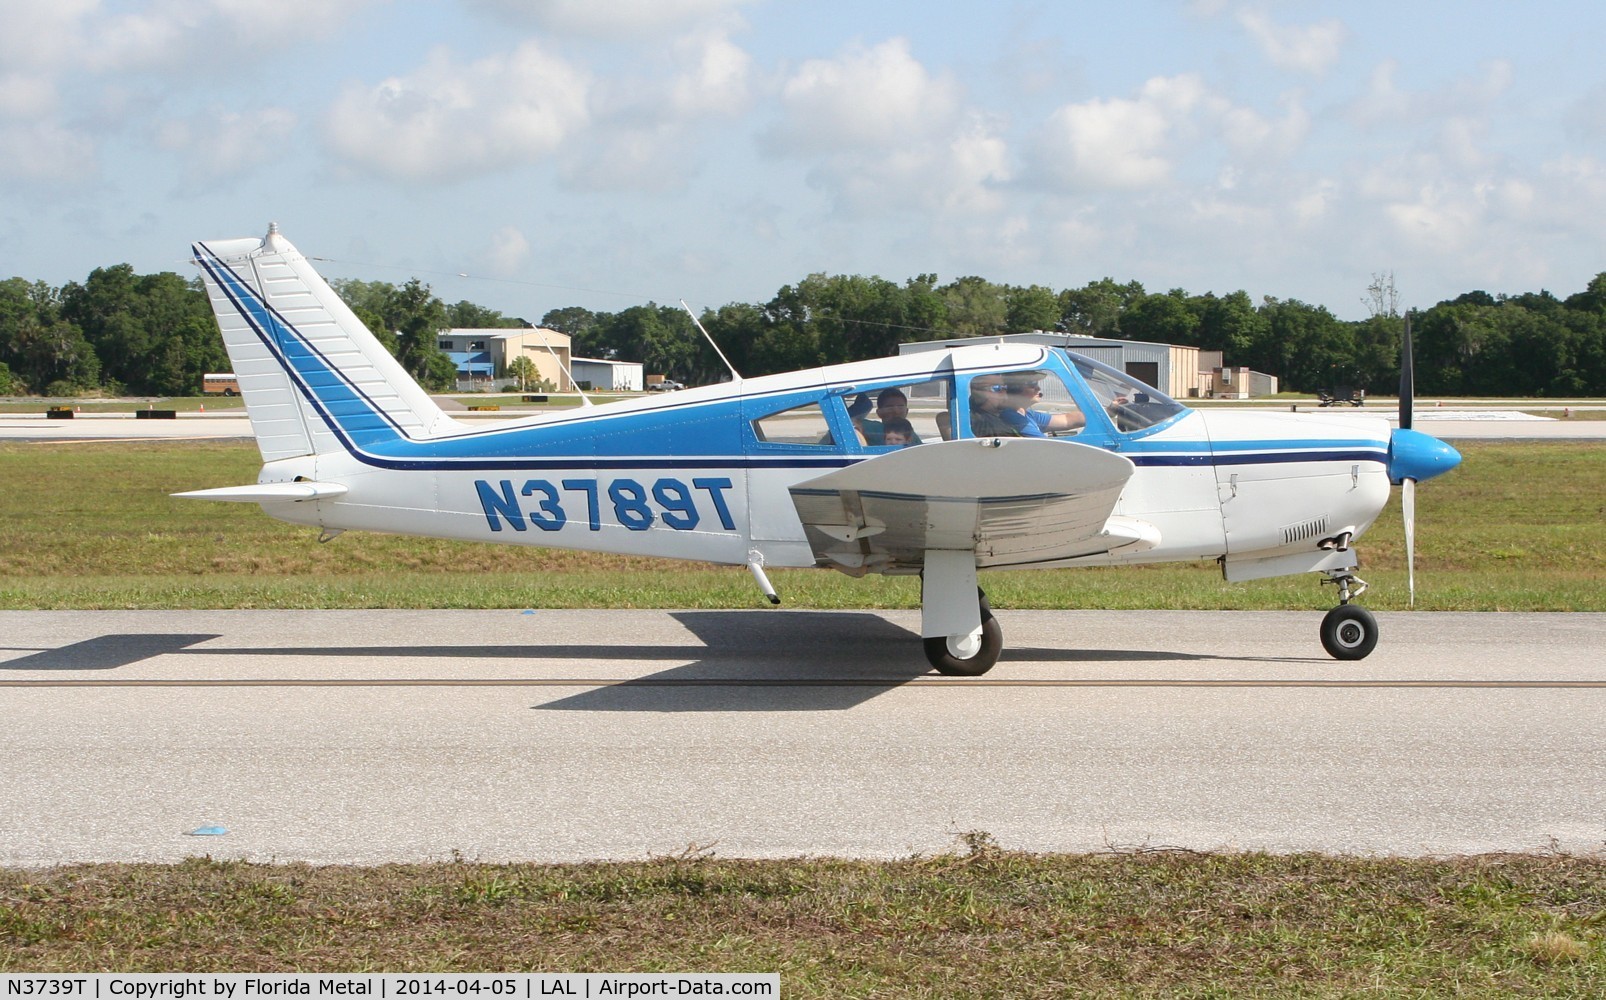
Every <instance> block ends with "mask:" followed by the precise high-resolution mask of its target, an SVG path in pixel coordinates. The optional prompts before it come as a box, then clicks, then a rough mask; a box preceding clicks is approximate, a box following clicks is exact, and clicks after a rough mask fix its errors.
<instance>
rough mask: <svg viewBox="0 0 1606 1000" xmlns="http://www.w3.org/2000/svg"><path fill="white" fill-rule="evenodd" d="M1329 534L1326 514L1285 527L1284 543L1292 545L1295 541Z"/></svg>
mask: <svg viewBox="0 0 1606 1000" xmlns="http://www.w3.org/2000/svg"><path fill="white" fill-rule="evenodd" d="M1326 534H1327V516H1326V515H1325V514H1324V515H1323V516H1321V517H1318V518H1316V519H1314V520H1311V521H1301V522H1300V523H1298V524H1290V525H1287V526H1286V527H1284V528H1283V544H1284V545H1292V544H1293V543H1295V542H1304V541H1308V540H1310V539H1312V538H1321V537H1323V536H1325V535H1326Z"/></svg>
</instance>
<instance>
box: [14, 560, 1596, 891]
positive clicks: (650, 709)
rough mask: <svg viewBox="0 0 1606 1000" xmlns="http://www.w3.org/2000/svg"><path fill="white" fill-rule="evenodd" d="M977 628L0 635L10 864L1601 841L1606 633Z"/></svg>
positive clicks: (54, 620)
mask: <svg viewBox="0 0 1606 1000" xmlns="http://www.w3.org/2000/svg"><path fill="white" fill-rule="evenodd" d="M1317 596H1318V595H1316V593H1315V590H1314V588H1313V589H1312V599H1313V601H1314V600H1316V599H1317ZM999 618H1000V620H1001V622H1002V623H1003V626H1004V630H1005V637H1006V642H1007V643H1008V644H1009V645H1008V648H1007V649H1006V651H1005V654H1004V659H1003V660H1002V661H1001V662H1000V664H999V665H998V666H997V667H996V668H995V669H994V670H993V672H992V673H990V674H988V675H987V676H986V677H983V678H978V679H975V680H963V679H953V678H938V677H936V676H934V675H928V674H926V669H925V663H924V660H923V658H922V657H921V655H920V652H919V649H918V646H917V644H916V641H915V639H914V635H913V632H912V630H913V629H915V628H916V627H917V625H918V614H916V613H913V612H893V613H868V612H864V613H859V612H807V611H788V610H778V611H772V610H752V611H537V612H520V611H516V610H509V611H422V612H414V611H220V612H212V611H208V612H20V611H11V612H0V704H3V705H4V718H5V725H3V726H0V864H7V865H45V864H54V863H60V862H69V861H85V860H130V861H132V860H154V861H166V860H174V859H178V858H182V857H185V856H189V855H197V854H210V855H212V856H214V857H247V858H253V859H259V860H278V861H291V860H309V861H315V862H353V863H374V862H382V861H392V860H421V859H440V858H447V857H451V856H452V855H453V854H454V852H455V853H460V854H461V855H462V856H464V857H468V858H479V859H485V860H505V859H533V860H576V859H600V858H642V857H646V856H648V855H651V854H669V853H677V852H680V851H682V850H684V849H686V848H687V847H688V845H693V844H696V845H706V846H710V847H711V849H712V850H713V851H714V852H715V853H717V854H720V855H724V856H746V857H774V856H795V855H848V856H866V857H885V856H900V855H906V854H909V853H912V852H934V851H940V850H944V849H951V848H954V847H956V846H957V845H958V842H957V840H956V837H957V836H958V835H960V834H963V833H965V832H967V831H985V832H987V833H989V834H991V835H992V836H993V837H994V838H996V840H997V841H998V842H999V843H1000V844H1002V845H1004V846H1006V847H1009V848H1018V849H1028V850H1043V851H1048V850H1054V851H1059V850H1066V851H1081V850H1099V849H1104V848H1107V847H1138V846H1144V845H1147V846H1149V847H1161V846H1182V847H1190V848H1200V849H1206V848H1228V849H1251V848H1254V849H1269V850H1275V851H1288V850H1321V851H1335V852H1366V853H1397V854H1423V853H1461V852H1477V851H1495V850H1512V851H1529V850H1545V849H1549V848H1552V847H1556V848H1560V849H1564V850H1568V851H1590V852H1595V851H1599V850H1601V848H1602V846H1603V844H1606V658H1603V657H1602V656H1601V655H1600V654H1601V651H1602V650H1603V649H1606V615H1598V614H1450V613H1431V614H1430V613H1414V614H1413V613H1393V614H1388V613H1385V614H1381V615H1379V618H1380V620H1381V623H1382V631H1383V641H1382V644H1381V645H1380V646H1379V648H1378V650H1377V652H1375V653H1374V654H1373V655H1372V656H1371V657H1370V658H1369V659H1367V660H1365V661H1363V662H1361V663H1358V664H1343V663H1338V662H1335V661H1333V660H1330V659H1328V658H1327V657H1326V656H1325V655H1323V654H1322V652H1321V649H1320V647H1319V646H1318V644H1317V641H1316V634H1315V632H1316V624H1317V621H1318V620H1319V618H1320V612H1316V611H1312V612H1308V613H1281V612H1093V611H1065V612H1038V611H1029V612H1010V611H1001V612H1000V613H999ZM209 825H216V826H217V827H220V828H222V829H224V830H226V831H227V832H226V833H224V834H222V835H215V836H195V835H191V831H195V830H197V829H200V828H203V827H206V826H209Z"/></svg>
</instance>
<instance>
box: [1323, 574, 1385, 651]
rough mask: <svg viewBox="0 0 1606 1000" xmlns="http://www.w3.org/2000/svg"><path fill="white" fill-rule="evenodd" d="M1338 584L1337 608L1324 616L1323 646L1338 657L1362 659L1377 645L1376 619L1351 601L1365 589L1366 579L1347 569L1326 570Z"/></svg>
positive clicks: (1328, 579) (1334, 582)
mask: <svg viewBox="0 0 1606 1000" xmlns="http://www.w3.org/2000/svg"><path fill="white" fill-rule="evenodd" d="M1322 583H1324V584H1326V583H1331V584H1334V585H1335V586H1337V587H1338V607H1336V608H1334V609H1333V610H1331V611H1329V612H1327V615H1326V616H1325V617H1324V618H1323V619H1322V630H1321V635H1322V648H1323V649H1325V650H1327V655H1329V656H1331V657H1332V658H1333V659H1335V660H1363V659H1365V658H1366V656H1367V654H1369V653H1370V652H1371V651H1372V650H1373V649H1374V648H1376V646H1377V619H1376V618H1375V617H1373V615H1372V613H1371V612H1370V611H1368V610H1366V609H1365V608H1363V607H1361V606H1360V605H1359V604H1351V603H1350V601H1351V600H1353V599H1354V598H1357V597H1359V596H1361V595H1362V594H1364V593H1365V592H1366V581H1365V580H1362V579H1361V578H1360V577H1358V576H1356V575H1355V574H1354V573H1353V572H1351V571H1350V570H1347V569H1335V570H1328V571H1327V579H1325V580H1323V581H1322Z"/></svg>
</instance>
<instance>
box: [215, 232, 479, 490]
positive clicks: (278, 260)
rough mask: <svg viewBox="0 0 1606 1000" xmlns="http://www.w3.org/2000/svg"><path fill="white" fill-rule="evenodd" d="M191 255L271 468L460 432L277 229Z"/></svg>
mask: <svg viewBox="0 0 1606 1000" xmlns="http://www.w3.org/2000/svg"><path fill="white" fill-rule="evenodd" d="M192 249H193V251H194V254H195V262H196V264H197V265H199V267H200V269H201V277H202V279H203V281H204V282H205V284H206V291H207V295H208V296H209V297H210V299H211V302H212V311H213V312H214V313H215V314H216V315H217V321H218V327H219V329H220V330H222V332H223V342H224V344H225V346H226V347H227V348H228V352H229V359H230V361H232V362H233V364H234V374H235V375H236V376H238V378H239V380H240V394H241V396H242V397H244V400H245V408H246V412H247V414H248V415H249V416H250V418H251V429H252V431H253V432H254V433H255V434H256V439H257V446H258V447H259V448H260V449H261V450H262V460H263V461H264V462H272V461H275V460H278V459H283V458H295V457H297V456H301V455H319V454H326V453H329V452H334V451H339V450H341V449H346V450H354V449H356V448H360V447H362V446H364V445H373V444H379V443H383V442H384V441H387V440H394V439H396V438H408V439H413V440H418V439H423V438H429V437H434V436H436V435H439V434H443V433H447V432H449V431H452V430H455V429H457V424H456V422H455V421H453V420H452V419H451V418H450V417H448V416H446V414H445V413H443V412H441V409H440V407H438V406H436V405H435V402H434V400H432V399H430V398H429V395H428V393H426V392H424V390H423V389H422V388H421V387H420V386H419V385H418V383H417V382H415V381H414V380H413V378H412V376H411V375H409V374H407V371H406V369H404V368H403V367H402V366H401V364H400V363H399V362H398V361H397V360H396V359H395V358H394V357H392V356H391V354H390V352H389V351H387V350H385V348H384V346H383V345H382V344H380V343H379V341H378V340H377V339H375V338H374V336H373V334H371V333H369V332H368V329H367V327H365V326H363V324H362V322H361V321H360V320H358V319H357V317H356V315H355V314H354V313H352V311H351V309H350V308H348V307H347V306H346V304H345V303H344V302H342V301H341V299H340V296H339V295H337V294H336V293H335V291H334V289H332V288H330V287H329V285H328V283H327V282H325V281H324V280H323V278H322V277H320V276H319V275H318V272H317V271H315V270H314V269H313V267H312V265H311V264H310V263H309V262H308V261H307V259H306V257H304V256H302V254H301V253H300V251H298V250H297V249H296V248H295V247H294V246H292V245H291V244H290V241H289V240H287V239H285V238H284V237H283V236H281V235H279V230H278V227H277V226H270V227H269V228H268V234H267V236H265V237H263V238H261V239H235V240H206V241H203V242H200V243H196V244H194V246H193V248H192Z"/></svg>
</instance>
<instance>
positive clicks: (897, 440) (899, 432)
mask: <svg viewBox="0 0 1606 1000" xmlns="http://www.w3.org/2000/svg"><path fill="white" fill-rule="evenodd" d="M916 441H917V439H916V438H915V429H914V425H913V424H911V423H909V421H907V420H904V419H903V418H901V417H888V418H887V419H885V420H883V421H882V422H881V443H882V444H886V445H891V446H892V447H894V448H907V447H909V446H910V445H912V444H915V443H916Z"/></svg>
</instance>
